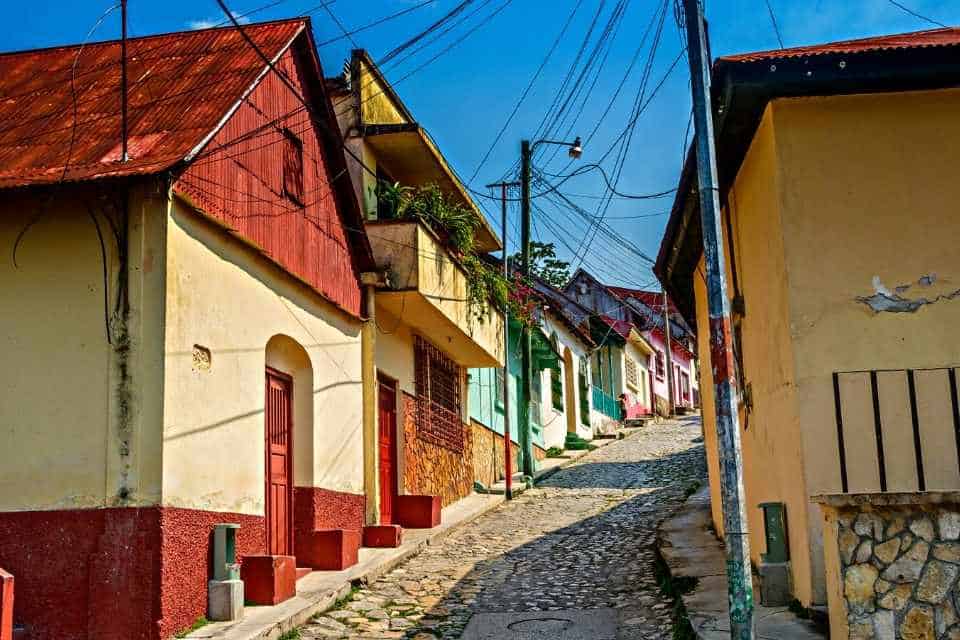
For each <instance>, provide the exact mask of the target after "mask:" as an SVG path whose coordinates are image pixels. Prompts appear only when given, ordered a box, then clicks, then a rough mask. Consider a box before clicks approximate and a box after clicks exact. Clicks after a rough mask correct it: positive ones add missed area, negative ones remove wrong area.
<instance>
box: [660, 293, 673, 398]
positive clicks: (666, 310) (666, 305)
mask: <svg viewBox="0 0 960 640" xmlns="http://www.w3.org/2000/svg"><path fill="white" fill-rule="evenodd" d="M663 334H664V336H666V343H667V349H666V352H667V414H668V415H671V416H672V415H673V413H674V410H675V407H674V404H673V401H674V398H676V393H675V391H674V389H673V384H674V380H673V344H672V343H671V340H670V298H668V297H667V290H666V289H664V290H663Z"/></svg>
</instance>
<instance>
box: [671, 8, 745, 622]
mask: <svg viewBox="0 0 960 640" xmlns="http://www.w3.org/2000/svg"><path fill="white" fill-rule="evenodd" d="M683 5H684V19H685V22H686V30H687V54H688V56H689V58H690V80H691V86H692V89H693V114H694V122H695V123H696V133H697V135H696V144H697V175H698V183H699V187H700V221H701V225H702V226H703V253H704V256H705V258H706V266H707V308H708V310H709V314H710V364H711V367H712V369H713V391H714V401H715V402H714V404H715V408H716V421H717V445H718V449H719V457H720V494H721V496H722V502H723V525H724V543H725V547H726V552H727V584H728V589H727V598H728V603H729V607H730V638H731V640H753V638H754V637H755V632H754V626H753V582H752V577H751V572H750V540H749V537H748V528H747V512H746V505H745V504H744V499H743V498H744V496H743V493H744V492H743V455H742V452H741V448H740V419H739V415H738V413H737V390H736V379H735V377H734V373H733V372H734V364H733V347H732V341H731V321H730V317H731V316H730V299H729V298H728V297H727V282H726V272H725V270H724V263H725V257H724V251H723V231H722V228H721V223H720V193H719V181H718V179H717V156H716V148H715V146H714V145H715V142H714V133H713V107H712V105H711V99H710V80H711V78H710V60H708V59H707V53H706V51H707V36H706V27H705V25H704V21H703V7H702V5H701V4H700V0H683Z"/></svg>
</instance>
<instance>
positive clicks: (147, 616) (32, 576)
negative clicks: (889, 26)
mask: <svg viewBox="0 0 960 640" xmlns="http://www.w3.org/2000/svg"><path fill="white" fill-rule="evenodd" d="M218 522H235V523H238V524H240V531H239V532H238V537H237V548H238V553H239V554H240V555H241V557H242V556H243V555H249V554H256V553H263V552H264V551H265V532H264V520H263V518H262V517H258V516H250V515H243V514H235V513H217V512H210V511H197V510H191V509H177V508H167V507H163V508H161V507H148V508H112V509H70V510H62V511H24V512H15V513H0V567H3V568H4V569H6V570H8V571H9V572H10V573H12V574H13V575H14V576H16V586H17V594H16V595H17V606H16V610H15V612H14V617H15V623H16V625H18V626H23V627H24V629H25V632H26V637H28V638H29V639H30V640H64V639H65V638H69V639H70V640H94V639H95V640H165V639H166V638H169V637H171V636H172V635H173V634H174V633H176V632H178V631H180V630H182V629H185V628H187V627H189V626H190V625H191V624H192V623H193V622H194V620H196V619H197V618H198V617H200V616H203V615H205V614H206V610H207V580H208V579H209V572H210V569H209V567H210V557H209V554H210V538H211V535H212V531H213V525H214V524H216V523H218ZM119 594H122V597H120V596H119Z"/></svg>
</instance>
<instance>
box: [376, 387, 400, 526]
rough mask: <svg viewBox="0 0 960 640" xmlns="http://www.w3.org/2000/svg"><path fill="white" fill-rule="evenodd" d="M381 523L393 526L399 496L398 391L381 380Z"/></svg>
mask: <svg viewBox="0 0 960 640" xmlns="http://www.w3.org/2000/svg"><path fill="white" fill-rule="evenodd" d="M379 387H380V392H379V396H380V397H379V410H380V416H379V418H380V438H379V440H380V446H379V453H380V523H381V524H393V502H394V497H395V496H396V495H397V489H398V487H397V467H398V465H397V391H396V387H395V386H394V384H392V383H389V382H386V381H384V380H380V385H379Z"/></svg>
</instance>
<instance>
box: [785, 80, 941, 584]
mask: <svg viewBox="0 0 960 640" xmlns="http://www.w3.org/2000/svg"><path fill="white" fill-rule="evenodd" d="M958 104H960V91H958V90H950V91H935V92H914V93H902V94H883V95H874V96H845V97H831V98H809V99H793V100H782V101H778V102H777V103H776V104H775V106H774V119H775V127H776V130H777V145H778V155H779V159H780V163H781V175H780V179H781V181H782V187H781V199H782V200H781V201H782V211H783V237H784V239H785V247H784V249H785V257H786V269H787V273H788V274H789V280H790V303H789V307H790V324H791V327H792V330H793V339H794V358H795V363H796V365H795V366H796V380H797V385H798V410H799V417H800V422H801V424H802V425H803V437H804V446H805V449H806V451H807V452H808V454H809V455H808V456H807V460H808V464H807V465H806V482H807V485H808V490H809V492H810V493H811V494H818V493H828V492H837V491H839V490H840V476H839V464H838V462H837V455H836V453H835V452H836V451H837V436H836V422H835V419H834V402H833V389H832V379H831V374H832V373H833V372H834V371H850V370H860V369H887V368H889V369H904V368H923V367H942V366H944V365H955V364H956V363H957V362H960V340H957V337H956V336H957V334H956V327H957V326H960V298H955V299H953V300H946V299H941V300H940V301H938V302H936V303H934V304H929V305H924V306H922V307H921V308H920V309H919V310H918V311H916V312H915V313H880V314H875V313H874V312H873V311H871V310H870V309H869V308H868V307H867V306H865V305H864V304H862V303H859V302H857V301H856V300H855V298H856V297H857V296H869V295H871V294H873V293H874V292H875V291H874V287H873V281H874V278H879V281H880V282H882V283H883V284H885V285H886V286H889V287H890V288H891V289H893V288H894V287H896V286H898V285H903V284H909V285H911V287H910V289H907V290H906V291H905V292H904V294H903V295H904V296H905V297H907V298H917V297H925V298H928V299H934V298H936V297H937V296H939V295H942V294H944V293H948V292H952V291H954V290H957V289H960V253H958V252H957V249H956V235H957V234H956V230H955V227H956V224H955V219H956V211H957V205H956V198H955V194H954V193H953V190H952V189H951V187H952V186H953V185H954V184H955V183H956V171H955V167H956V162H957V150H956V145H954V144H952V143H951V142H950V141H955V140H957V139H960V122H958V121H957V118H956V109H957V106H958ZM927 274H936V282H935V283H934V284H933V285H932V286H930V287H923V286H920V285H918V284H917V281H918V280H919V279H920V277H921V276H923V275H927ZM921 375H922V374H918V382H917V386H918V393H919V394H920V396H921V399H920V402H921V407H923V406H925V405H926V406H928V407H931V409H932V410H931V411H930V413H929V414H928V415H927V416H926V417H924V416H923V415H921V421H922V432H923V436H922V439H923V452H924V456H925V469H926V475H927V479H928V483H927V488H928V489H957V488H960V476H958V475H957V473H956V469H957V464H956V453H955V446H954V444H953V441H952V437H953V436H952V422H951V421H950V420H948V419H946V416H945V415H944V411H943V409H942V408H941V409H939V410H937V409H936V408H934V405H935V403H933V402H927V403H924V396H926V398H928V399H931V400H932V395H931V394H935V393H936V389H937V386H936V385H938V384H940V383H939V382H938V381H936V380H932V379H930V380H927V379H923V378H921V377H920V376H921ZM880 384H881V385H885V386H884V387H883V388H882V389H881V397H882V398H883V399H884V402H885V404H886V406H884V407H883V413H884V415H885V416H889V418H888V420H887V422H886V424H885V425H884V439H885V440H888V442H887V447H886V448H887V451H889V452H890V455H891V456H893V457H891V458H890V459H889V460H888V461H887V465H888V475H889V477H890V481H891V485H890V488H891V489H898V488H899V489H913V488H915V487H916V484H915V479H914V478H915V474H913V473H911V472H910V468H911V467H912V464H913V459H912V455H911V454H912V442H910V440H911V438H910V437H909V436H907V437H906V439H904V434H905V433H909V431H906V430H908V429H909V428H910V427H909V424H910V422H909V413H908V412H909V409H908V408H907V409H906V411H907V416H906V418H904V417H903V416H901V417H900V418H897V417H896V415H895V414H896V412H898V411H899V412H900V413H901V414H902V413H903V408H904V401H905V400H906V395H905V393H904V390H903V389H902V385H898V383H897V382H896V381H894V380H889V379H887V380H881V381H880ZM942 391H943V390H942V389H941V394H940V397H941V400H942V402H940V403H938V404H939V406H940V407H943V406H945V405H948V400H946V395H945V394H944V393H942ZM898 397H899V400H897V398H898ZM898 407H899V409H898ZM846 409H847V408H846V407H845V413H848V412H847V411H846ZM923 410H924V409H922V408H921V411H923ZM859 413H860V415H863V411H861V412H859ZM868 433H872V430H871V431H870V432H868ZM905 443H909V444H905ZM846 444H847V447H846V448H847V451H848V452H850V456H851V459H849V463H850V465H851V476H853V474H854V473H856V474H859V475H858V477H857V479H856V480H857V482H859V483H860V484H859V486H857V485H855V484H854V480H855V478H854V477H851V487H850V488H851V490H854V491H856V490H859V491H864V490H870V489H876V488H877V487H875V486H871V485H872V482H871V479H872V478H870V479H868V478H864V477H863V476H864V474H865V470H866V469H869V468H872V467H873V466H875V459H872V458H871V459H870V460H863V459H858V457H860V458H862V457H863V456H865V455H867V454H868V452H870V451H871V446H870V445H872V440H871V439H867V438H866V434H865V433H864V431H862V430H861V431H859V432H856V431H854V432H853V433H852V434H850V435H849V436H848V437H847V443H846ZM810 520H811V521H810V529H811V532H812V531H819V530H820V522H819V516H818V515H817V513H816V510H813V511H811V513H810ZM814 544H815V546H816V547H817V548H816V549H815V551H819V548H820V547H821V546H822V545H821V543H820V542H819V536H818V537H817V538H816V539H815V540H814ZM822 556H823V554H822V553H815V554H814V559H815V561H816V560H818V559H821V558H822ZM815 571H816V572H817V574H819V575H823V574H822V571H823V568H822V566H816V565H815Z"/></svg>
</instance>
